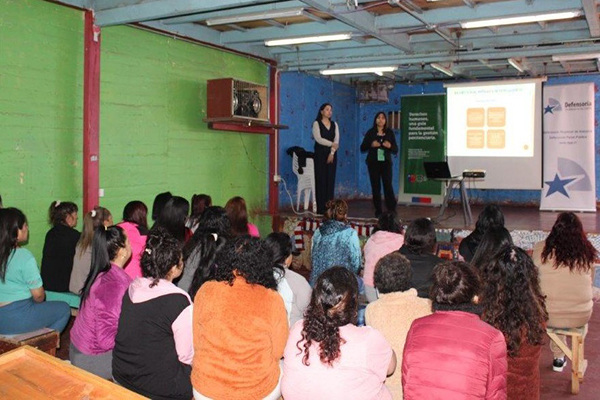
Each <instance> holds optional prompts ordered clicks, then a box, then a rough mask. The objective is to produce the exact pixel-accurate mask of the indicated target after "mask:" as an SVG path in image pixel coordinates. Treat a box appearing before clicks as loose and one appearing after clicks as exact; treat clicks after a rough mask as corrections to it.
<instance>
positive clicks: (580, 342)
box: [546, 324, 588, 394]
mask: <svg viewBox="0 0 600 400" xmlns="http://www.w3.org/2000/svg"><path fill="white" fill-rule="evenodd" d="M587 329H588V326H587V324H585V325H584V326H582V327H579V328H547V329H546V332H547V333H548V336H549V337H550V339H552V341H553V342H554V343H555V344H556V345H557V346H558V347H559V348H560V349H561V350H562V351H563V353H565V356H566V357H567V358H568V359H569V360H571V393H573V394H577V393H579V383H580V382H582V381H583V376H584V374H585V370H586V369H587V360H586V359H585V358H584V353H583V349H584V337H585V334H586V333H587ZM558 335H565V336H570V337H571V348H570V349H569V347H568V346H567V345H566V344H565V343H564V342H563V341H562V340H560V338H559V337H558Z"/></svg>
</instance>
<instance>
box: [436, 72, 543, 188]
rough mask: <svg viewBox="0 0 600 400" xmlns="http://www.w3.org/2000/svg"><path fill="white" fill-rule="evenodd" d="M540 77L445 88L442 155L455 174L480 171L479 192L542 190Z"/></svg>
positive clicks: (541, 79)
mask: <svg viewBox="0 0 600 400" xmlns="http://www.w3.org/2000/svg"><path fill="white" fill-rule="evenodd" d="M544 81H545V78H540V79H523V80H507V81H494V82H477V83H466V84H460V83H457V84H446V85H444V87H445V88H446V90H447V114H446V115H447V132H448V135H447V154H448V164H449V165H450V171H451V172H452V174H454V175H458V174H461V173H462V172H463V171H464V170H467V169H484V170H486V176H485V179H483V180H480V179H478V180H476V181H475V182H474V186H475V187H477V188H478V189H534V190H535V189H537V190H539V189H540V188H541V187H542V82H544Z"/></svg>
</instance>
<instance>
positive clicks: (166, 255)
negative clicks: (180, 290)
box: [140, 226, 181, 287]
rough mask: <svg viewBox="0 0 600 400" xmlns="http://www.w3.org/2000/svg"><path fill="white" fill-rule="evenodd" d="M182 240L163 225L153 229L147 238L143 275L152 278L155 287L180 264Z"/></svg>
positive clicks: (142, 265) (151, 285)
mask: <svg viewBox="0 0 600 400" xmlns="http://www.w3.org/2000/svg"><path fill="white" fill-rule="evenodd" d="M180 262H181V242H180V241H179V240H177V239H176V238H175V237H174V236H173V235H171V234H170V233H169V231H167V230H166V229H165V228H163V227H160V226H159V227H157V228H156V229H152V230H151V231H150V232H149V233H148V238H147V239H146V247H145V248H144V251H143V252H142V257H141V259H140V265H141V267H142V276H143V277H144V278H151V279H152V282H151V283H150V287H154V286H156V285H157V284H158V282H159V281H160V280H161V279H164V278H166V277H167V275H169V272H170V271H171V269H172V268H173V267H174V266H176V265H180Z"/></svg>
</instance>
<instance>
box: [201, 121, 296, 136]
mask: <svg viewBox="0 0 600 400" xmlns="http://www.w3.org/2000/svg"><path fill="white" fill-rule="evenodd" d="M203 121H204V122H206V123H207V124H208V127H209V128H210V129H214V130H217V131H233V132H247V133H258V134H265V135H271V134H274V133H275V131H276V130H278V129H288V126H287V125H280V124H272V123H270V122H268V121H259V120H253V119H249V118H246V117H236V116H231V117H227V118H204V119H203Z"/></svg>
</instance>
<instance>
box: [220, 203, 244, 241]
mask: <svg viewBox="0 0 600 400" xmlns="http://www.w3.org/2000/svg"><path fill="white" fill-rule="evenodd" d="M225 210H226V211H227V215H228V216H229V220H230V221H231V230H232V232H233V235H234V236H238V235H247V234H248V209H247V208H246V200H244V198H243V197H240V196H236V197H232V198H231V199H229V201H227V204H225Z"/></svg>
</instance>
